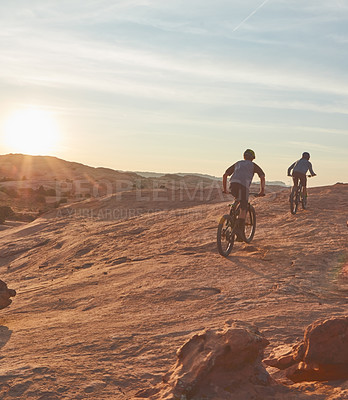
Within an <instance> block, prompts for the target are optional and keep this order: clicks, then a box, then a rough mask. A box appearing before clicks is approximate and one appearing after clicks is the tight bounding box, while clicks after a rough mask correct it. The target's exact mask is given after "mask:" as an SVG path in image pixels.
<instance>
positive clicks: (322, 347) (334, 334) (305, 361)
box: [264, 317, 348, 382]
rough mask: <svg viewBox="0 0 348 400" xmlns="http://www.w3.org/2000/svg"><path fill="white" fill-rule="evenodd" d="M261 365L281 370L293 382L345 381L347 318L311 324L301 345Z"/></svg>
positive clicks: (347, 364)
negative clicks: (283, 370)
mask: <svg viewBox="0 0 348 400" xmlns="http://www.w3.org/2000/svg"><path fill="white" fill-rule="evenodd" d="M264 362H265V363H266V364H267V365H270V366H272V367H276V368H279V369H285V372H286V376H287V377H288V378H289V379H291V380H292V381H293V382H302V381H327V380H339V379H348V317H340V318H330V319H326V320H323V321H321V320H319V321H316V322H314V323H313V324H311V325H309V326H308V327H307V329H306V330H305V334H304V340H303V342H301V343H299V344H296V345H295V346H294V347H293V348H292V350H291V351H289V352H288V353H286V354H283V355H281V356H278V357H276V358H271V359H268V360H265V361H264Z"/></svg>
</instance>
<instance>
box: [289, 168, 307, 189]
mask: <svg viewBox="0 0 348 400" xmlns="http://www.w3.org/2000/svg"><path fill="white" fill-rule="evenodd" d="M292 180H293V181H294V185H295V186H298V181H300V182H301V185H302V186H303V187H307V177H306V174H303V173H302V172H297V171H295V172H293V173H292Z"/></svg>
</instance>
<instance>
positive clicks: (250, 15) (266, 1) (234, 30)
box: [233, 0, 269, 32]
mask: <svg viewBox="0 0 348 400" xmlns="http://www.w3.org/2000/svg"><path fill="white" fill-rule="evenodd" d="M268 1H269V0H265V1H263V2H262V3H261V4H260V5H259V6H257V7H256V8H255V10H253V11H252V12H251V13H250V14H249V15H248V16H247V17H246V18H244V19H243V21H242V22H240V23H239V24H238V25H237V26H236V27H235V28H234V29H233V32H236V31H237V30H238V29H239V28H240V27H241V26H242V25H243V24H245V22H247V21H248V19H250V18H251V17H252V16H253V15H254V14H256V13H257V12H258V11H259V10H260V8H262V7H263V6H264V5H265V4H266V3H268Z"/></svg>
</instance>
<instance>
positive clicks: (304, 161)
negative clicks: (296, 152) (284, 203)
mask: <svg viewBox="0 0 348 400" xmlns="http://www.w3.org/2000/svg"><path fill="white" fill-rule="evenodd" d="M309 159H310V154H309V153H308V152H307V151H305V152H304V153H302V158H300V159H299V160H297V161H295V162H294V163H292V164H291V165H290V167H289V168H288V176H292V180H293V181H294V189H293V191H292V192H291V193H295V190H296V188H297V186H298V182H299V181H300V182H301V184H302V187H303V195H304V197H307V176H306V174H307V171H308V170H309V172H310V174H311V176H316V174H315V173H314V171H313V168H312V163H310V162H309ZM291 170H292V174H291Z"/></svg>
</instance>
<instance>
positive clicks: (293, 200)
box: [290, 175, 312, 215]
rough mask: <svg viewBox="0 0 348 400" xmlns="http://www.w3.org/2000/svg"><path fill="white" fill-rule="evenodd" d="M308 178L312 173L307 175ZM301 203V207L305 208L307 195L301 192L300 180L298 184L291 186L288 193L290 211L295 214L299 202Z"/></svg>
mask: <svg viewBox="0 0 348 400" xmlns="http://www.w3.org/2000/svg"><path fill="white" fill-rule="evenodd" d="M307 176H308V178H311V177H312V175H307ZM300 203H301V205H302V209H303V210H305V209H306V208H307V196H305V195H304V194H303V186H302V183H301V181H299V183H298V186H297V187H296V186H293V187H292V189H291V193H290V212H291V214H293V215H295V214H296V213H297V209H298V206H299V204H300Z"/></svg>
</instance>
